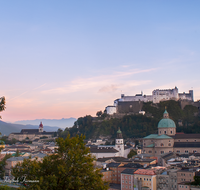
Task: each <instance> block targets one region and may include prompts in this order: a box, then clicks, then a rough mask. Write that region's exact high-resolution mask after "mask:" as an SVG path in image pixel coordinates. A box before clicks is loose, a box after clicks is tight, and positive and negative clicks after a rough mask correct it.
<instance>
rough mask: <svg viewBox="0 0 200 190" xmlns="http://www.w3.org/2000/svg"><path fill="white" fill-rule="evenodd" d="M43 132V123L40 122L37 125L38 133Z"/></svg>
mask: <svg viewBox="0 0 200 190" xmlns="http://www.w3.org/2000/svg"><path fill="white" fill-rule="evenodd" d="M42 132H43V124H42V122H40V125H39V133H42Z"/></svg>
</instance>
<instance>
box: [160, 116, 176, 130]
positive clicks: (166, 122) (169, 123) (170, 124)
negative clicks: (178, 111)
mask: <svg viewBox="0 0 200 190" xmlns="http://www.w3.org/2000/svg"><path fill="white" fill-rule="evenodd" d="M158 128H176V124H175V123H174V121H173V120H171V119H169V118H163V119H161V120H160V121H159V123H158Z"/></svg>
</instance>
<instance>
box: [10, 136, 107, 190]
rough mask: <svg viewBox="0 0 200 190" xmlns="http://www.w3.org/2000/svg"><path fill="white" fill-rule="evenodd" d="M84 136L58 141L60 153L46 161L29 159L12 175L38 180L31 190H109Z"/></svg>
mask: <svg viewBox="0 0 200 190" xmlns="http://www.w3.org/2000/svg"><path fill="white" fill-rule="evenodd" d="M83 140H84V136H83V135H81V136H78V135H76V137H72V138H70V135H68V136H67V138H66V139H65V140H64V139H63V138H58V139H56V141H57V145H58V149H57V150H56V152H55V153H54V154H52V155H49V156H45V157H44V159H43V161H42V162H40V161H38V160H32V161H31V160H30V159H25V160H24V161H23V162H22V163H18V164H17V165H16V167H15V168H13V171H12V175H13V176H14V177H15V178H19V180H24V178H23V177H22V176H26V180H29V181H30V180H36V181H37V183H30V182H26V183H27V189H43V190H46V189H51V190H54V189H56V190H63V189H67V190H68V189H69V190H70V189H89V190H90V189H94V190H95V189H98V190H101V189H102V190H104V189H105V190H106V189H108V186H107V184H105V183H104V182H103V180H102V174H101V173H100V170H99V169H95V168H94V165H93V161H94V157H93V156H92V155H91V154H90V151H89V148H87V147H86V146H85V144H84V142H83Z"/></svg>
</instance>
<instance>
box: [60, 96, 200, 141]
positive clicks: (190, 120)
mask: <svg viewBox="0 0 200 190" xmlns="http://www.w3.org/2000/svg"><path fill="white" fill-rule="evenodd" d="M165 108H167V111H168V113H169V115H170V118H171V119H172V120H174V122H175V123H176V126H177V132H184V133H200V117H199V116H198V109H197V108H196V107H194V106H191V105H187V106H185V108H184V109H183V110H182V109H181V107H180V104H179V102H176V101H172V100H171V101H166V102H161V103H159V104H152V103H151V102H149V103H144V105H143V110H144V111H145V112H146V113H147V114H146V115H144V116H143V115H125V116H124V117H123V118H109V116H107V117H105V115H104V117H98V118H93V117H91V116H85V117H80V118H79V119H78V120H77V121H76V122H75V124H74V126H73V127H72V128H69V129H67V128H66V129H65V131H64V132H62V133H61V134H60V135H61V136H63V137H65V136H66V135H67V133H70V134H71V136H75V135H76V134H77V133H78V134H85V136H86V139H89V138H98V137H99V136H100V135H103V136H108V135H110V136H111V137H112V138H115V137H116V131H117V130H118V128H119V127H120V129H121V131H122V132H123V137H124V138H134V137H144V136H146V135H149V134H151V133H157V125H158V122H159V121H160V119H162V117H163V112H164V110H165ZM178 122H179V123H181V122H182V124H183V125H182V126H179V125H178Z"/></svg>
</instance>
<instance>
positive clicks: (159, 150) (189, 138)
mask: <svg viewBox="0 0 200 190" xmlns="http://www.w3.org/2000/svg"><path fill="white" fill-rule="evenodd" d="M143 152H144V153H148V154H151V155H153V156H159V155H162V154H166V153H171V152H175V153H180V154H183V153H195V152H200V134H184V133H181V134H180V133H176V124H175V122H174V121H173V120H172V119H170V118H169V114H168V112H167V110H165V112H164V114H163V119H161V120H160V121H159V123H158V134H150V135H148V136H146V137H144V138H143Z"/></svg>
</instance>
